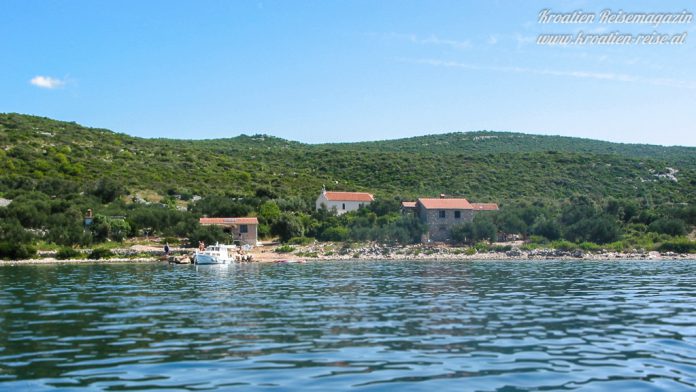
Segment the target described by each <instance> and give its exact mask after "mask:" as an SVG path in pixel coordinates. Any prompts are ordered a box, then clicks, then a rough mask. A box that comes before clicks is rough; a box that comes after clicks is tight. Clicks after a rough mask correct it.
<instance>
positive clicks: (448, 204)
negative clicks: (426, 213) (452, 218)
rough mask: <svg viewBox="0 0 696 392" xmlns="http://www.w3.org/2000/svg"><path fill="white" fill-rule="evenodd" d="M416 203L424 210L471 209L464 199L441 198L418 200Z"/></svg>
mask: <svg viewBox="0 0 696 392" xmlns="http://www.w3.org/2000/svg"><path fill="white" fill-rule="evenodd" d="M418 202H419V203H421V204H422V205H423V207H425V209H428V210H431V209H440V210H471V209H473V207H472V206H471V204H470V203H469V201H467V200H466V199H442V198H432V199H430V198H420V199H418Z"/></svg>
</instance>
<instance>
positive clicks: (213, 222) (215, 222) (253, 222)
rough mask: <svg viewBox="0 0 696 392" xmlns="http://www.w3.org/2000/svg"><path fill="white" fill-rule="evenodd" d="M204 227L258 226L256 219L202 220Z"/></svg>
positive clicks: (200, 220)
mask: <svg viewBox="0 0 696 392" xmlns="http://www.w3.org/2000/svg"><path fill="white" fill-rule="evenodd" d="M199 222H200V223H201V224H202V225H258V224H259V220H258V219H256V218H201V219H199Z"/></svg>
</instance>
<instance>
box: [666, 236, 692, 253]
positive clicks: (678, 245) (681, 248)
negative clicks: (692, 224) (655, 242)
mask: <svg viewBox="0 0 696 392" xmlns="http://www.w3.org/2000/svg"><path fill="white" fill-rule="evenodd" d="M657 250H659V251H660V252H676V253H696V241H689V240H688V239H687V238H676V239H674V240H671V241H666V242H663V243H662V244H661V245H660V246H659V247H658V248H657Z"/></svg>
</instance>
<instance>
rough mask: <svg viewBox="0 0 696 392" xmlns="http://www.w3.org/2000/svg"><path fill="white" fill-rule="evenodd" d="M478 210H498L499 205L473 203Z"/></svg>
mask: <svg viewBox="0 0 696 392" xmlns="http://www.w3.org/2000/svg"><path fill="white" fill-rule="evenodd" d="M471 206H472V207H474V210H476V211H498V205H497V204H495V203H471Z"/></svg>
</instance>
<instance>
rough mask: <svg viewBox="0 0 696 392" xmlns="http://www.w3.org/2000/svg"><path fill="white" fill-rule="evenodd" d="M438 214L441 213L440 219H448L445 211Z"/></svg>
mask: <svg viewBox="0 0 696 392" xmlns="http://www.w3.org/2000/svg"><path fill="white" fill-rule="evenodd" d="M438 212H439V214H438V216H439V217H440V219H444V218H447V211H445V210H440V211H438Z"/></svg>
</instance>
